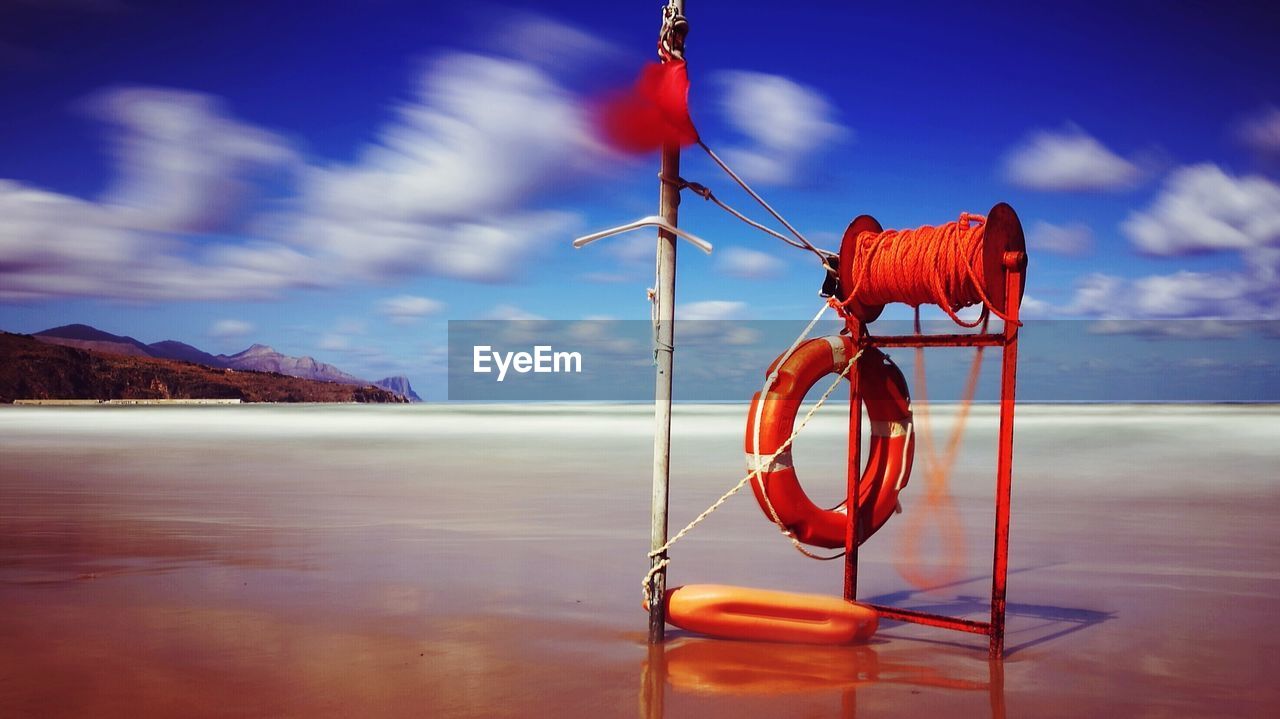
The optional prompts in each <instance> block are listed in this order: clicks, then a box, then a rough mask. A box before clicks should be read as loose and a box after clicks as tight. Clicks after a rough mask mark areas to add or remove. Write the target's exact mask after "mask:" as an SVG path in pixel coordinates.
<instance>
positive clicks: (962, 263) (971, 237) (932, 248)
mask: <svg viewBox="0 0 1280 719" xmlns="http://www.w3.org/2000/svg"><path fill="white" fill-rule="evenodd" d="M986 222H987V218H986V217H984V216H982V215H976V214H970V213H968V212H962V213H960V219H959V220H957V221H955V222H948V223H946V224H944V225H939V226H937V227H933V226H930V225H925V226H923V227H917V228H915V229H911V230H885V231H884V232H863V233H861V234H859V235H858V237H857V238H856V240H855V242H854V256H853V258H852V263H853V268H854V269H853V272H854V278H855V279H854V283H853V287H851V288H848V296H847V297H846V298H845V300H844V301H843V302H842V303H841V304H842V305H844V306H847V305H848V304H849V303H850V302H853V301H854V300H856V301H858V302H860V303H862V304H863V305H867V306H875V305H887V304H889V303H891V302H904V303H906V304H908V305H911V306H912V307H917V308H918V307H919V306H920V305H924V304H935V305H938V306H939V307H941V308H942V309H943V311H944V312H946V313H947V315H948V316H949V317H951V319H952V320H953V321H955V322H956V324H959V325H960V326H962V327H977V326H978V325H979V324H981V323H982V322H983V321H984V320H985V319H986V318H987V316H988V313H990V314H994V315H996V316H997V317H999V318H1000V319H1002V320H1005V321H1006V322H1007V321H1009V318H1008V317H1007V316H1006V315H1005V314H1004V312H1003V311H1002V310H1001V309H1000V308H999V307H996V306H995V304H994V303H992V301H991V298H990V297H988V296H987V292H986V289H985V288H986V286H987V284H986V279H987V278H986V277H985V276H984V274H985V272H984V269H983V262H982V258H983V255H982V251H983V238H984V234H985V230H986ZM979 303H981V304H982V314H981V315H980V316H979V317H978V319H976V320H974V321H973V322H965V321H963V320H961V319H960V317H959V315H957V314H956V311H957V310H959V309H961V308H964V307H969V306H970V305H976V304H979Z"/></svg>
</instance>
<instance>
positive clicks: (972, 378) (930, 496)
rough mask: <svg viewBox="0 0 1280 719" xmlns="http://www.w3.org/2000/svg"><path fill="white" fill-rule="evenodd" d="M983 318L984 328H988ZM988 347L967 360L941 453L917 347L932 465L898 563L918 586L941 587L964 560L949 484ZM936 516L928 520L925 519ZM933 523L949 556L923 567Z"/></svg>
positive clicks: (921, 412) (920, 412) (921, 410)
mask: <svg viewBox="0 0 1280 719" xmlns="http://www.w3.org/2000/svg"><path fill="white" fill-rule="evenodd" d="M986 329H987V328H986V325H985V323H984V325H983V328H982V331H983V332H986ZM915 331H916V334H920V309H919V308H918V307H917V308H916V316H915ZM984 349H985V348H984V347H982V346H979V347H978V348H977V351H976V352H975V353H974V355H973V362H972V363H971V364H970V365H969V376H968V379H967V380H966V382H965V389H964V394H963V395H962V397H961V400H960V407H959V408H958V409H957V410H956V418H955V426H954V427H952V429H951V435H950V436H949V437H948V438H947V444H946V449H945V451H944V452H943V453H941V454H940V453H939V452H938V448H937V445H935V444H934V437H933V429H932V423H931V421H930V416H929V397H928V389H927V383H926V381H925V369H924V348H923V347H916V350H915V353H916V362H915V365H916V366H915V385H916V387H917V390H918V391H917V393H916V394H917V403H916V405H915V413H916V416H917V417H919V418H920V420H921V424H920V427H921V430H920V436H921V437H922V438H923V439H924V447H925V453H926V455H927V456H928V464H927V465H926V468H925V496H924V498H923V500H922V501H921V504H920V506H919V508H918V509H917V510H916V511H913V512H912V513H911V514H910V516H908V518H907V526H906V527H905V529H904V533H903V546H902V552H901V553H899V555H898V561H897V562H896V564H897V568H898V573H899V574H901V575H902V577H903V578H904V579H906V580H907V581H908V582H910V583H911V584H913V585H915V586H916V587H918V588H920V589H925V588H928V587H936V586H942V585H946V584H949V583H951V582H952V581H954V580H955V579H957V578H958V577H959V573H960V569H961V565H962V563H963V561H964V556H965V548H964V528H963V527H962V526H961V523H960V515H959V512H957V511H956V507H955V501H954V500H953V498H952V496H951V493H950V491H949V490H948V484H949V480H950V476H951V469H952V467H953V466H955V462H956V458H957V457H958V456H959V452H960V439H961V438H962V437H963V435H964V429H965V424H966V423H967V421H968V418H969V410H970V409H971V408H972V406H973V398H974V395H975V393H976V391H977V387H978V376H979V373H980V371H981V369H982V356H983V350H984ZM930 518H932V519H933V520H934V521H933V522H932V523H930V522H929V521H926V520H928V519H930ZM931 524H932V526H935V527H936V528H937V531H938V538H939V542H940V543H941V545H942V547H943V548H944V550H945V553H946V558H945V559H944V561H943V563H942V564H941V565H939V566H938V567H936V569H935V570H934V571H933V572H929V571H925V570H923V569H922V568H921V567H920V562H919V556H920V544H921V542H922V540H923V536H924V532H925V530H926V529H927V528H928V527H929V526H930V525H931Z"/></svg>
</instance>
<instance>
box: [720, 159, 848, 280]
mask: <svg viewBox="0 0 1280 719" xmlns="http://www.w3.org/2000/svg"><path fill="white" fill-rule="evenodd" d="M698 146H699V147H701V148H702V149H703V151H704V152H706V153H707V156H708V157H710V158H711V160H712V161H713V162H715V163H716V164H717V165H719V166H720V169H721V170H724V172H725V174H726V175H728V176H729V177H730V178H731V179H732V180H733V181H734V182H736V183H738V187H741V188H742V189H743V191H744V192H746V193H747V194H748V195H750V196H751V199H753V200H755V201H756V202H757V203H759V205H760V206H761V207H763V208H764V209H765V211H766V212H768V213H769V214H770V215H773V219H775V220H777V221H778V222H781V223H782V226H783V227H786V228H787V230H788V231H790V232H791V234H792V235H794V236H795V238H796V239H797V240H800V243H801V244H802V245H803V246H804V249H806V250H809V251H810V252H812V253H814V254H815V255H817V256H818V258H819V259H821V260H822V263H823V264H824V265H825V264H827V255H829V254H830V253H824V252H823V251H822V250H820V249H818V248H817V247H816V246H815V245H814V244H813V243H812V242H810V241H809V240H808V239H807V238H806V237H805V236H804V235H802V234H800V231H799V230H797V229H796V228H795V227H792V226H791V223H790V222H787V219H786V218H785V217H783V216H782V215H780V214H778V211H777V210H775V209H773V207H772V206H771V205H770V204H769V203H768V202H765V200H764V198H763V197H761V196H760V195H759V194H758V193H756V191H755V190H753V189H751V186H750V185H748V184H747V183H746V181H745V180H743V179H742V178H741V177H738V173H736V172H734V171H733V170H732V169H730V168H729V166H728V165H726V164H725V162H724V160H721V159H720V156H719V155H717V154H716V153H715V152H713V151H712V150H711V148H710V147H707V143H705V142H703V141H702V140H698ZM717 204H719V203H717ZM726 209H727V208H726ZM734 214H738V213H734ZM743 219H745V218H743ZM751 224H755V223H751ZM788 244H791V243H788Z"/></svg>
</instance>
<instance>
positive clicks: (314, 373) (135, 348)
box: [34, 324, 422, 402]
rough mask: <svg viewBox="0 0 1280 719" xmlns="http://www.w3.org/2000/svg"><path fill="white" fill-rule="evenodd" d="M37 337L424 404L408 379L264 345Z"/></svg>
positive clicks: (92, 334)
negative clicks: (221, 350) (376, 391)
mask: <svg viewBox="0 0 1280 719" xmlns="http://www.w3.org/2000/svg"><path fill="white" fill-rule="evenodd" d="M34 336H35V337H36V339H39V340H41V341H43V342H48V343H50V344H56V345H64V346H68V347H75V348H78V349H84V350H92V351H95V352H106V353H110V354H116V355H124V356H127V357H153V358H157V359H166V360H177V361H181V362H193V363H195V364H199V365H204V366H206V367H213V368H216V369H236V370H245V371H252V372H275V373H278V374H282V375H288V376H290V377H299V378H301V379H308V380H316V381H320V382H337V383H340V384H346V385H358V386H362V387H364V386H370V385H373V386H378V387H381V388H382V389H386V390H388V391H391V392H395V393H396V394H399V395H400V396H401V397H404V398H405V399H407V400H410V401H414V402H421V401H422V398H421V397H419V396H418V395H417V393H416V392H414V391H413V387H411V386H410V385H409V380H408V379H407V378H405V377H387V378H386V379H382V380H379V381H378V382H369V381H368V380H365V379H361V378H360V377H356V376H355V375H352V374H347V373H346V372H343V371H342V370H340V369H338V368H337V367H334V366H333V365H331V364H327V363H325V362H320V361H318V360H316V359H314V358H312V357H291V356H289V355H286V354H283V353H280V352H277V351H276V350H274V349H272V348H271V347H268V346H267V345H262V344H255V345H252V346H250V347H249V348H248V349H246V350H244V351H242V352H237V353H236V354H233V355H222V354H220V355H214V354H210V353H208V352H205V351H204V350H202V349H200V348H199V347H192V346H191V345H189V344H185V343H183V342H178V341H176V340H164V341H162V342H155V343H152V344H149V345H148V344H143V343H141V342H139V341H138V340H136V339H134V338H132V337H125V336H121V335H113V334H111V333H110V332H103V331H102V330H100V329H97V328H96V327H90V326H89V325H83V324H73V325H63V326H62V327H54V328H52V329H47V330H44V331H43V332H37V333H36V334H35V335H34Z"/></svg>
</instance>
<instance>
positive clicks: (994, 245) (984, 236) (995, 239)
mask: <svg viewBox="0 0 1280 719" xmlns="http://www.w3.org/2000/svg"><path fill="white" fill-rule="evenodd" d="M944 227H945V226H944ZM939 229H941V228H939ZM906 232H907V233H911V232H918V230H917V231H906ZM979 232H980V235H981V237H980V242H981V247H980V248H977V253H978V256H977V257H975V258H973V259H974V262H973V266H972V267H969V268H963V269H964V271H965V272H967V273H969V278H970V283H971V284H976V283H977V281H978V280H979V279H980V280H981V286H980V287H976V288H975V289H976V294H977V296H979V297H985V298H986V300H987V301H988V302H989V303H990V306H991V308H992V309H993V310H994V311H995V312H996V313H997V314H1001V313H1003V312H1004V311H1005V309H1006V308H1007V306H1008V297H1007V296H1006V294H1007V293H1006V289H1005V273H1006V272H1007V271H1008V270H1010V269H1014V268H1020V267H1022V266H1023V265H1024V264H1025V262H1026V256H1027V255H1026V252H1027V245H1026V238H1025V236H1024V234H1023V231H1022V223H1021V222H1020V221H1019V220H1018V215H1017V213H1015V212H1014V211H1013V208H1012V207H1010V206H1009V205H1008V204H1006V203H1003V202H1001V203H999V204H997V205H996V206H995V207H993V208H991V211H990V212H988V213H987V217H986V221H985V223H984V224H983V225H982V227H981V228H980V230H979ZM865 233H872V234H873V235H875V236H877V237H876V238H873V239H879V238H882V237H888V236H889V235H894V234H898V233H894V232H892V231H890V232H885V231H884V229H883V228H882V227H881V225H880V223H879V222H877V221H876V219H875V218H874V217H871V216H870V215H860V216H858V217H857V218H856V219H854V221H853V222H851V223H849V227H848V228H847V229H846V230H845V233H844V238H843V240H842V241H841V244H840V266H839V272H838V274H839V277H840V291H841V297H840V299H841V301H842V303H843V304H844V306H845V308H846V311H847V312H848V314H849V315H850V316H851V317H853V318H856V319H858V320H859V321H861V322H862V323H863V324H866V323H869V322H873V321H874V320H875V319H876V318H878V317H879V316H880V314H881V313H882V312H883V311H884V307H885V304H886V303H887V302H905V303H907V304H910V305H913V306H918V305H919V304H922V303H924V302H929V303H931V304H939V303H938V302H937V298H936V297H935V296H933V293H931V292H930V291H929V290H928V289H926V288H925V287H924V285H925V284H926V283H927V282H928V281H929V278H926V277H923V276H912V277H909V278H903V277H895V278H892V279H894V280H895V281H896V282H897V283H899V286H901V284H902V283H904V282H909V283H919V285H920V287H918V288H912V291H911V292H910V293H902V292H892V291H889V292H886V290H885V289H884V288H883V287H882V286H881V285H883V283H884V282H885V280H886V279H889V278H886V277H877V276H876V275H875V273H874V272H871V271H869V270H870V268H869V267H868V266H867V265H868V263H870V262H871V261H872V260H873V259H875V257H874V255H875V252H877V251H880V250H882V249H883V251H885V252H888V253H893V252H895V251H899V252H900V251H901V250H902V249H903V248H901V247H898V248H894V247H887V246H886V247H870V249H868V245H867V244H866V239H865V238H864V234H865ZM897 239H898V240H899V241H902V240H904V239H905V238H903V237H901V236H899V237H898V238H897ZM911 240H912V241H920V238H917V237H912V238H911ZM910 249H912V250H920V251H923V252H927V253H930V257H926V258H925V259H926V260H929V262H928V264H929V265H930V266H931V269H933V270H935V271H937V272H940V273H941V272H952V271H953V272H959V271H960V270H961V268H958V267H948V266H944V265H945V264H947V263H950V264H955V261H954V260H953V259H951V258H949V257H948V258H944V257H943V255H942V252H943V251H944V250H951V249H952V248H944V247H942V246H940V245H936V244H935V245H933V246H929V247H912V248H910ZM890 259H892V257H891V258H890ZM1025 285H1026V283H1025V279H1024V281H1023V282H1022V284H1021V285H1020V287H1019V293H1020V294H1019V299H1020V298H1021V292H1022V290H1023V289H1024V288H1025ZM877 290H878V291H877ZM898 295H902V296H898ZM926 296H927V297H929V299H928V300H923V299H922V298H923V297H926ZM869 297H874V298H875V300H874V301H872V300H870V299H869ZM956 301H957V304H960V305H961V306H964V305H969V304H976V303H977V302H975V301H973V298H972V297H968V298H956ZM979 301H980V300H979ZM954 309H958V307H952V308H945V307H944V310H954Z"/></svg>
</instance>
